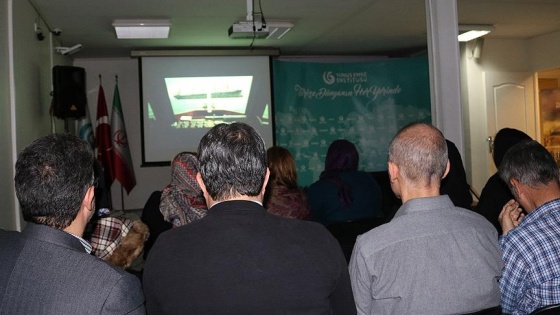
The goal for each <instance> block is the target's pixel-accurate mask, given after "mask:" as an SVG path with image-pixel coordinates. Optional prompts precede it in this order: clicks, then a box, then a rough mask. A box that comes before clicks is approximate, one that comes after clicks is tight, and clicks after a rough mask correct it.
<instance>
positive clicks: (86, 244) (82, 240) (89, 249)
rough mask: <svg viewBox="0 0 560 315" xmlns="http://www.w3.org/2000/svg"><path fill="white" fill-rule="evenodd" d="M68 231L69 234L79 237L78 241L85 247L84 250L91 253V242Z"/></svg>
mask: <svg viewBox="0 0 560 315" xmlns="http://www.w3.org/2000/svg"><path fill="white" fill-rule="evenodd" d="M65 232H66V231H65ZM66 233H68V234H70V235H72V236H74V237H75V238H77V239H78V241H80V243H81V244H82V246H83V247H84V250H85V251H86V253H88V254H91V250H92V248H91V244H90V243H89V242H88V241H86V240H84V239H83V238H81V237H79V236H77V235H74V234H72V233H70V232H66Z"/></svg>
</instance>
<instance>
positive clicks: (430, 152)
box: [349, 123, 503, 315]
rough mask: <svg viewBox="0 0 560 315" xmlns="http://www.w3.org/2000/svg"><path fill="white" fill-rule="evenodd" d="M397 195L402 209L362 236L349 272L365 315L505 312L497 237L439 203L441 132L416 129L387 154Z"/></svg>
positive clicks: (469, 214)
mask: <svg viewBox="0 0 560 315" xmlns="http://www.w3.org/2000/svg"><path fill="white" fill-rule="evenodd" d="M388 160H389V162H388V168H389V177H390V182H391V187H392V189H393V191H394V193H395V195H397V196H398V197H399V198H401V199H402V202H403V205H402V206H401V207H400V208H399V210H398V211H397V213H396V214H395V217H394V218H393V220H391V222H389V223H386V224H383V225H381V226H379V227H376V228H374V229H372V230H371V231H369V232H367V233H365V234H362V235H361V236H358V239H357V241H356V245H355V246H354V251H353V253H352V258H351V259H350V264H349V270H350V279H351V281H352V290H353V292H354V299H355V301H356V307H357V309H358V313H359V314H368V315H369V314H464V313H469V312H470V313H472V312H476V311H480V310H483V309H488V308H491V307H495V306H498V305H499V304H500V290H499V288H498V278H499V277H500V275H501V270H502V267H503V263H502V259H501V252H500V247H499V245H498V240H497V233H496V231H495V230H494V228H493V227H492V225H491V224H490V223H489V222H488V221H487V220H485V219H484V218H483V217H482V216H481V215H479V214H477V213H475V212H473V211H471V210H467V209H463V208H459V207H456V206H455V205H454V204H453V202H452V201H451V199H450V198H449V196H447V195H443V196H442V195H440V182H441V179H442V178H443V177H444V176H445V175H446V173H447V172H448V171H449V160H448V158H447V144H446V142H445V138H444V137H443V135H442V134H441V132H440V131H439V130H438V129H437V128H435V127H433V126H431V125H428V124H423V123H416V124H411V125H408V126H406V127H404V128H403V129H401V130H400V131H399V132H398V133H397V135H396V136H395V137H394V138H393V140H392V141H391V144H390V146H389V159H388Z"/></svg>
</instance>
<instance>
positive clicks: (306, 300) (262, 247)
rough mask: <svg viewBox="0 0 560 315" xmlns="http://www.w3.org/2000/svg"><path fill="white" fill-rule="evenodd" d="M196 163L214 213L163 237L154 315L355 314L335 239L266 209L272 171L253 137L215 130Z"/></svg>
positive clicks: (154, 274) (223, 127)
mask: <svg viewBox="0 0 560 315" xmlns="http://www.w3.org/2000/svg"><path fill="white" fill-rule="evenodd" d="M198 157H199V159H200V173H199V174H198V176H197V179H198V182H199V183H200V187H201V188H202V190H203V191H204V197H205V198H206V202H207V204H208V207H209V211H208V215H207V216H206V217H204V218H202V219H200V220H196V221H195V222H193V223H191V224H188V225H186V226H182V227H179V228H176V229H172V230H170V231H167V232H165V233H163V234H162V235H160V237H159V239H158V240H157V242H156V244H155V245H154V247H153V248H152V251H151V253H150V255H149V256H148V260H147V261H146V265H145V267H144V278H143V285H144V293H145V295H146V308H147V311H148V314H199V315H204V314H344V315H346V314H348V315H351V314H356V306H355V305H354V301H353V298H352V289H351V287H350V279H349V277H348V268H347V264H346V261H345V260H344V256H343V255H342V252H341V250H340V247H339V246H338V244H337V242H336V240H335V239H334V237H333V236H332V235H331V234H330V233H329V232H328V231H327V230H326V229H325V228H324V227H323V226H322V225H321V224H318V223H316V222H309V221H305V220H294V219H289V218H284V217H281V216H277V215H273V214H270V213H268V212H267V211H266V209H265V208H264V207H263V206H262V201H263V197H264V192H265V187H266V184H267V181H268V179H269V171H268V169H267V166H266V150H265V146H264V141H263V140H262V138H261V137H260V135H259V134H257V132H256V131H255V129H253V128H252V127H251V126H249V125H247V124H244V123H232V124H218V125H216V126H214V127H213V128H212V129H210V130H209V131H208V133H207V134H206V135H205V136H204V137H202V139H201V140H200V144H199V149H198Z"/></svg>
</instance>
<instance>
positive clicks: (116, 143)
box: [111, 84, 136, 194]
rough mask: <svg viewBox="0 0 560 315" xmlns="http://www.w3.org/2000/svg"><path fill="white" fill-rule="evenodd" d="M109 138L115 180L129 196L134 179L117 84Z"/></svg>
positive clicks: (134, 182)
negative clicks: (111, 146)
mask: <svg viewBox="0 0 560 315" xmlns="http://www.w3.org/2000/svg"><path fill="white" fill-rule="evenodd" d="M111 137H112V139H111V141H112V145H113V163H114V164H113V165H114V172H115V179H117V180H118V181H119V182H120V183H121V185H122V186H123V187H124V189H126V193H127V194H130V191H131V190H132V188H134V186H136V177H135V176H134V168H133V167H132V158H131V157H130V148H129V147H128V138H127V137H126V127H125V125H124V117H123V112H122V107H121V98H120V95H119V86H118V84H117V85H115V93H114V94H113V112H112V114H111Z"/></svg>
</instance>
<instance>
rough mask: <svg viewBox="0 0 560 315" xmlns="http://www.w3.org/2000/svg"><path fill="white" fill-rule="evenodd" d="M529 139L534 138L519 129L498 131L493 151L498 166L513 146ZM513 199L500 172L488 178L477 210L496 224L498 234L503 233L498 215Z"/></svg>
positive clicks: (498, 166)
mask: <svg viewBox="0 0 560 315" xmlns="http://www.w3.org/2000/svg"><path fill="white" fill-rule="evenodd" d="M528 140H532V139H531V137H529V136H528V135H527V134H526V133H524V132H523V131H520V130H517V129H512V128H503V129H501V130H500V131H498V133H497V134H496V137H495V138H494V150H493V151H492V158H493V160H494V165H496V168H500V164H501V163H502V159H503V158H504V155H505V154H506V152H507V151H508V150H509V149H510V148H511V147H513V146H514V145H516V144H517V143H519V142H522V141H528ZM511 199H513V195H512V194H511V191H510V190H509V188H508V186H507V185H506V183H504V182H503V181H502V179H501V178H500V175H499V174H498V172H496V173H495V174H494V175H492V176H491V177H490V178H489V179H488V181H487V182H486V185H484V188H483V189H482V193H481V194H480V199H479V201H478V204H477V206H476V212H478V213H480V214H481V215H483V216H484V217H485V218H486V219H488V221H490V222H491V223H492V224H493V225H494V227H495V228H496V230H497V231H498V235H502V228H501V226H500V223H499V222H498V215H499V214H500V211H502V208H503V207H504V205H505V204H506V203H507V202H508V201H510V200H511Z"/></svg>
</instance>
